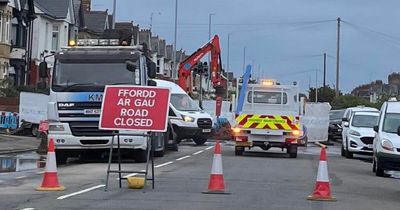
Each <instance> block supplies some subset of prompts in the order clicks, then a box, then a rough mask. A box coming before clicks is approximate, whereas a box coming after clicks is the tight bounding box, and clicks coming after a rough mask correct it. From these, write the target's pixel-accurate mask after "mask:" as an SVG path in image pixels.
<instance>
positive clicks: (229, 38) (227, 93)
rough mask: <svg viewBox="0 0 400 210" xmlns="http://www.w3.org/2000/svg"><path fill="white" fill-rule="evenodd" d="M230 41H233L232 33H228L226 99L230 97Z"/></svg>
mask: <svg viewBox="0 0 400 210" xmlns="http://www.w3.org/2000/svg"><path fill="white" fill-rule="evenodd" d="M230 41H231V33H229V34H228V49H227V52H226V54H227V56H226V78H227V81H226V99H227V100H228V99H229V51H230V49H229V45H230Z"/></svg>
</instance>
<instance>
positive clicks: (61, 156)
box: [56, 150, 68, 165]
mask: <svg viewBox="0 0 400 210" xmlns="http://www.w3.org/2000/svg"><path fill="white" fill-rule="evenodd" d="M67 160H68V156H67V153H66V152H65V151H63V150H56V162H57V165H63V164H66V163H67Z"/></svg>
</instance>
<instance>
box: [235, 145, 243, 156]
mask: <svg viewBox="0 0 400 210" xmlns="http://www.w3.org/2000/svg"><path fill="white" fill-rule="evenodd" d="M243 152H244V147H235V155H236V156H242V155H243Z"/></svg>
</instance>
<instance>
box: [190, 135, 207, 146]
mask: <svg viewBox="0 0 400 210" xmlns="http://www.w3.org/2000/svg"><path fill="white" fill-rule="evenodd" d="M193 141H194V143H196V145H197V146H201V145H204V143H206V141H207V138H206V137H195V138H193Z"/></svg>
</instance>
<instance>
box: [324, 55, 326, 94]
mask: <svg viewBox="0 0 400 210" xmlns="http://www.w3.org/2000/svg"><path fill="white" fill-rule="evenodd" d="M325 87H326V53H324V89H325Z"/></svg>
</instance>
